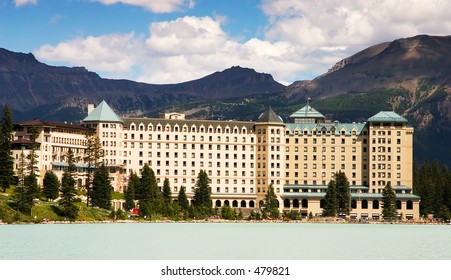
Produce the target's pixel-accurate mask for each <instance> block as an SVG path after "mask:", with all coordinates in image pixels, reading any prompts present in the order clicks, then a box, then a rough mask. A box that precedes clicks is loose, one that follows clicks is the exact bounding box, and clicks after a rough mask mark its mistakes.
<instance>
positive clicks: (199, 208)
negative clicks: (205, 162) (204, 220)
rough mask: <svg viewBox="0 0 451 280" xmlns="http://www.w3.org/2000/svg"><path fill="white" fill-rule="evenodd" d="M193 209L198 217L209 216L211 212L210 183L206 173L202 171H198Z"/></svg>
mask: <svg viewBox="0 0 451 280" xmlns="http://www.w3.org/2000/svg"><path fill="white" fill-rule="evenodd" d="M193 207H194V210H195V211H196V212H197V214H198V215H199V216H200V217H204V216H209V215H210V214H211V212H212V202H211V189H210V183H209V179H208V175H207V172H205V171H204V170H200V171H199V174H198V175H197V181H196V188H195V189H194V197H193Z"/></svg>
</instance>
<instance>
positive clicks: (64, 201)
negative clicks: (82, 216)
mask: <svg viewBox="0 0 451 280" xmlns="http://www.w3.org/2000/svg"><path fill="white" fill-rule="evenodd" d="M67 162H68V167H67V169H66V170H64V172H63V177H62V178H61V199H60V201H59V205H60V207H61V208H62V209H61V210H62V214H63V215H64V216H65V217H67V218H69V219H71V220H75V219H76V218H77V216H78V207H77V206H76V205H75V196H76V190H75V182H76V181H75V172H76V171H77V168H76V166H75V163H74V154H73V152H72V149H69V153H68V156H67Z"/></svg>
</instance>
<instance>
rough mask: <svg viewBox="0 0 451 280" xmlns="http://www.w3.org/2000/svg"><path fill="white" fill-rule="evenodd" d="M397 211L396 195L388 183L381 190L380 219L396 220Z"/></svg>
mask: <svg viewBox="0 0 451 280" xmlns="http://www.w3.org/2000/svg"><path fill="white" fill-rule="evenodd" d="M397 214H398V211H397V209H396V194H395V191H394V190H393V188H392V186H391V184H390V182H388V183H387V185H385V188H384V189H383V190H382V217H383V218H384V220H386V221H393V220H396V217H397Z"/></svg>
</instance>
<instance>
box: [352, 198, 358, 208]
mask: <svg viewBox="0 0 451 280" xmlns="http://www.w3.org/2000/svg"><path fill="white" fill-rule="evenodd" d="M351 208H352V209H356V208H357V201H356V200H355V199H353V200H351Z"/></svg>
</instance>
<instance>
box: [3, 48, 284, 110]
mask: <svg viewBox="0 0 451 280" xmlns="http://www.w3.org/2000/svg"><path fill="white" fill-rule="evenodd" d="M0 89H1V90H0V104H8V105H9V106H10V107H11V108H12V109H13V110H14V112H15V113H16V115H18V117H19V118H26V117H32V116H33V115H37V116H40V117H41V118H43V117H47V118H53V119H60V118H62V117H64V116H66V118H67V113H68V111H69V112H71V113H72V114H73V115H74V117H76V116H78V115H79V114H82V111H81V108H85V107H86V106H85V105H86V104H87V103H89V102H93V103H98V102H100V101H101V100H103V99H104V100H107V101H108V102H109V103H110V105H112V106H113V107H114V108H115V109H116V110H118V111H119V113H146V112H148V111H149V110H151V109H152V108H154V107H155V106H156V104H158V106H167V105H173V104H177V103H183V102H187V101H194V100H200V99H216V98H230V97H244V96H247V95H250V94H265V93H270V92H281V91H283V90H284V89H285V86H283V85H282V84H279V83H277V82H276V81H274V79H273V78H272V76H271V75H269V74H262V73H257V72H256V71H255V70H253V69H248V68H241V67H232V68H230V69H226V70H224V71H222V72H216V73H213V74H211V75H208V76H206V77H204V78H201V79H198V80H194V81H189V82H184V83H179V84H166V85H154V84H146V83H138V82H134V81H128V80H111V79H103V78H101V77H99V75H97V74H96V73H93V72H90V71H88V70H87V69H85V68H84V67H72V68H71V67H55V66H49V65H46V64H44V63H41V62H39V61H38V60H36V58H35V57H34V56H33V54H23V53H15V52H11V51H8V50H6V49H1V48H0ZM130 110H132V112H130Z"/></svg>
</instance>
